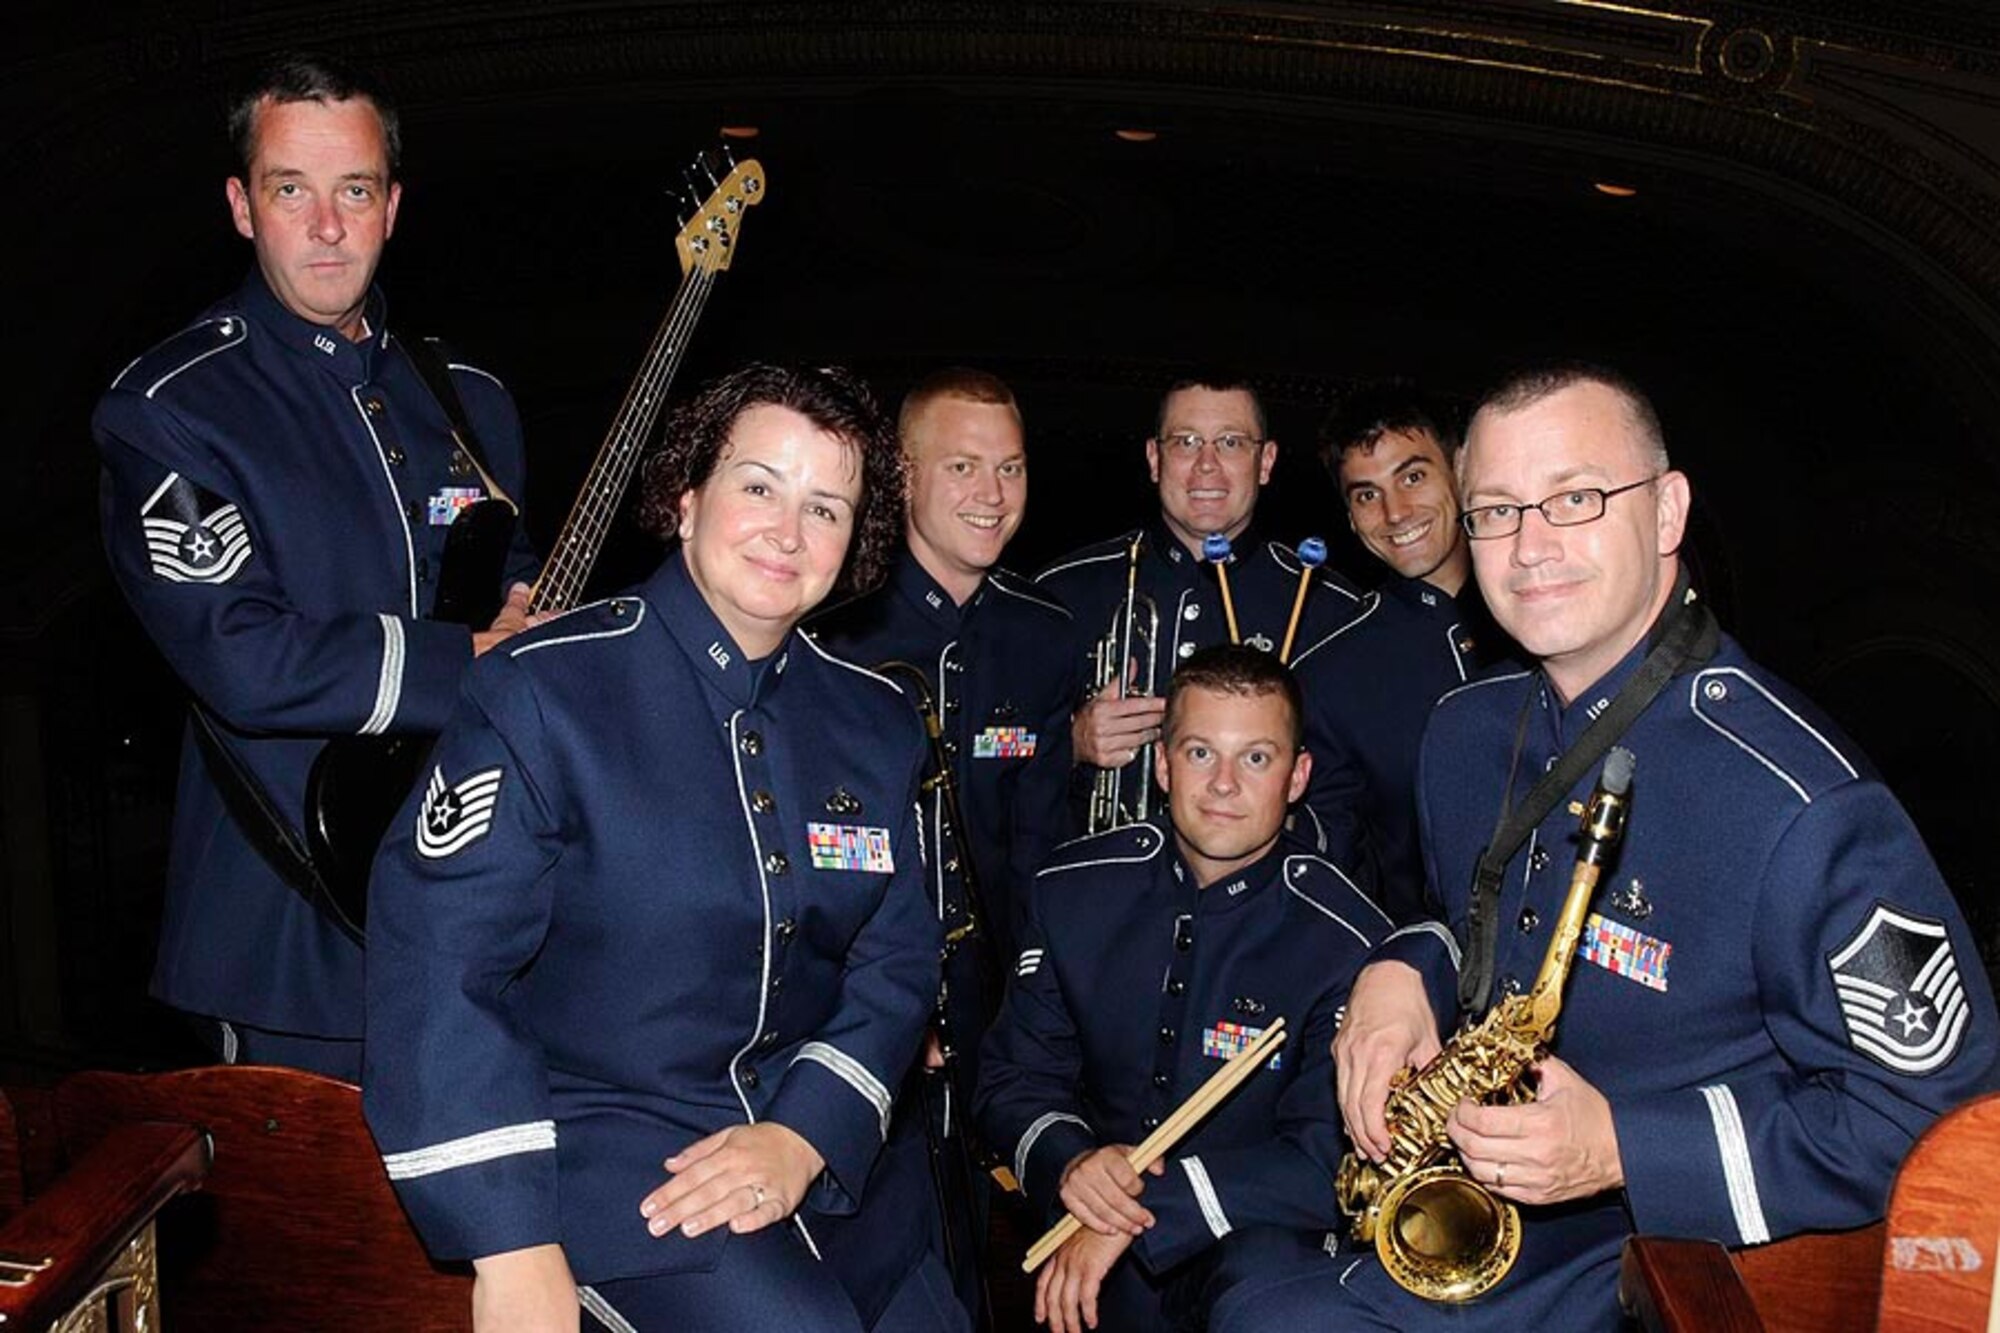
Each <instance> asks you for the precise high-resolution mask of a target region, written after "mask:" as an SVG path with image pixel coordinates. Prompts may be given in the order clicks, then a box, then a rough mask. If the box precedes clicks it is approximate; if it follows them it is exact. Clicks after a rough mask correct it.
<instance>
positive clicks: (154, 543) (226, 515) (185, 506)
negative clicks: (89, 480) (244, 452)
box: [139, 472, 250, 583]
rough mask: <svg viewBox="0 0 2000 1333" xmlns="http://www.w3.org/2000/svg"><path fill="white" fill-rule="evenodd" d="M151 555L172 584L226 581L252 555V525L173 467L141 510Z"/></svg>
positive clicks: (160, 573) (150, 561) (159, 573)
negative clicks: (244, 521) (248, 524)
mask: <svg viewBox="0 0 2000 1333" xmlns="http://www.w3.org/2000/svg"><path fill="white" fill-rule="evenodd" d="M139 522H140V524H141V525H142V527H143V528H144V530H145V534H146V560H147V563H148V564H149V565H150V566H151V567H152V570H153V573H154V575H155V576H156V577H159V578H163V579H166V580H168V581H169V582H173V583H227V582H229V580H231V579H232V578H235V577H236V572H237V571H238V570H240V569H242V568H243V565H244V562H246V561H247V560H249V559H250V529H249V528H248V527H246V526H244V523H243V515H242V513H241V512H240V511H239V510H238V509H237V508H236V506H235V505H234V504H232V503H230V502H229V501H227V500H225V499H223V498H222V497H221V496H219V495H215V494H213V493H211V492H209V491H205V490H203V489H202V488H201V487H199V486H197V485H195V484H194V483H193V482H191V481H189V480H188V479H187V478H186V477H183V476H182V475H181V474H180V473H178V472H170V473H168V474H167V479H166V480H165V481H163V482H161V483H160V484H159V487H158V488H157V489H155V490H154V492H153V493H152V495H150V496H149V497H147V500H146V503H145V504H144V505H143V506H141V507H140V509H139Z"/></svg>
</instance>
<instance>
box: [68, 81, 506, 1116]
mask: <svg viewBox="0 0 2000 1333" xmlns="http://www.w3.org/2000/svg"><path fill="white" fill-rule="evenodd" d="M230 129H231V133H232V137H233V138H234V140H235V145H236V149H237V153H238V158H239V162H240V164H241V166H240V169H241V174H240V175H238V176H233V177H231V178H230V180H229V182H228V186H227V193H228V198H229V206H230V212H231V216H232V218H233V219H234V222H235V225H236V229H237V231H238V232H240V233H241V234H242V235H243V236H244V237H246V238H247V239H249V241H250V242H251V244H252V246H253V247H254V248H255V252H256V257H257V264H256V267H255V268H254V269H252V271H251V272H250V274H249V276H248V277H247V278H246V279H245V280H244V282H243V285H242V286H241V287H240V288H239V289H238V290H237V291H236V292H235V293H234V294H233V295H231V296H228V297H226V298H224V299H223V300H222V301H220V302H218V303H217V304H215V305H214V306H212V307H211V308H210V309H208V310H207V311H206V312H204V313H203V314H202V315H201V317H200V318H198V319H197V320H196V321H195V322H194V323H193V324H192V325H190V326H189V327H188V328H186V329H184V330H183V331H182V332H180V333H178V334H176V335H174V336H173V337H172V338H169V339H168V340H167V341H166V342H164V343H162V344H161V345H160V346H158V347H156V348H154V349H153V350H152V351H150V352H148V353H146V354H145V355H144V356H142V357H140V358H139V359H138V360H137V361H135V362H134V363H133V364H132V365H131V366H129V367H128V368H127V369H126V370H125V372H124V373H123V374H122V375H120V376H119V377H118V379H117V381H116V382H115V383H114V384H113V385H112V387H111V389H110V390H109V391H108V392H107V393H106V394H105V396H104V398H103V400H102V401H101V402H100V404H99V405H98V409H97V412H96V416H95V418H94V421H93V430H94V433H95V435H96V439H97V443H98V447H99V450H100V451H101V453H102V456H103V463H104V486H103V522H104V535H105V543H106V546H107V548H108V552H109V555H110V561H111V567H112V570H113V573H114V574H115V575H116V577H117V579H118V582H119V584H120V586H121V587H122V588H123V589H124V591H125V595H126V597H127V598H128V599H129V600H130V602H131V604H132V606H133V609H134V610H135V611H136V612H137V614H138V617H139V619H140V621H141V623H142V624H144V626H145V627H146V630H147V632H148V633H149V634H150V635H151V636H152V639H153V641H154V643H155V644H156V645H158V647H159V649H160V651H161V652H162V653H163V654H164V655H165V657H166V658H167V661H168V662H169V664H171V665H172V667H173V668H174V670H175V672H176V673H177V674H178V675H179V676H180V678H181V680H182V681H183V682H184V683H185V684H186V685H187V687H188V689H189V691H190V692H191V693H192V694H193V696H194V700H195V715H194V718H193V720H192V723H191V725H190V729H189V736H188V738H187V740H186V742H185V743H184V745H183V747H182V756H181V770H180V778H179V791H178V799H177V801H176V807H175V813H174V828H173V843H172V850H171V852H170V853H169V861H168V870H167V895H166V908H165V914H164V920H163V922H162V926H161V941H160V949H159V956H158V961H157V964H156V966H155V970H154V974H153V983H152V989H153V993H154V994H155V995H156V996H158V997H159V998H160V999H162V1000H164V1001H166V1002H167V1003H168V1004H170V1005H173V1006H174V1007H175V1008H178V1009H181V1010H184V1011H186V1012H187V1013H189V1014H191V1015H194V1016H196V1017H197V1018H198V1019H199V1020H200V1024H201V1026H202V1028H203V1031H204V1034H205V1035H206V1036H207V1037H208V1038H209V1040H210V1041H211V1044H212V1045H213V1046H214V1047H215V1049H216V1052H217V1054H218V1055H219V1056H220V1057H221V1058H222V1059H223V1060H224V1061H227V1062H238V1061H241V1062H244V1063H252V1062H255V1063H273V1064H286V1065H295V1066H299V1067H302V1068H307V1069H313V1070H317V1071H319V1072H322V1073H326V1074H331V1075H334V1076H336V1077H341V1078H347V1079H354V1078H357V1077H358V1076H359V1073H360V1037H361V1030H362V1019H361V1010H362V1002H361V997H362V978H361V970H362V969H361V957H362V956H361V950H360V948H359V947H358V946H357V944H356V943H355V942H354V941H353V940H352V939H351V938H350V937H349V936H348V935H347V934H345V933H343V931H342V930H341V929H340V928H338V927H337V926H336V924H335V923H334V922H333V921H332V920H331V919H330V918H329V916H328V915H327V914H326V913H325V912H323V911H322V910H321V909H320V908H319V907H318V906H316V905H315V903H314V902H312V901H309V892H308V886H307V885H302V884H301V883H300V880H301V875H300V872H299V866H298V864H296V863H295V862H296V861H297V859H298V858H295V857H294V858H292V859H291V861H288V858H287V855H286V854H285V852H284V850H283V847H282V844H283V843H284V842H285V841H286V840H287V835H288V834H289V836H290V838H291V839H292V840H295V839H296V837H297V833H296V830H297V829H298V827H299V825H300V823H301V821H302V817H303V808H302V802H303V792H304V787H305V782H306V775H307V771H308V769H309V768H310V766H311V765H312V762H313V759H314V756H315V755H316V754H317V753H318V752H319V750H320V748H321V745H322V742H323V741H324V740H325V739H326V738H328V737H332V736H341V735H356V734H360V735H374V734H381V733H391V732H403V731H436V730H438V729H439V728H441V727H442V726H443V725H444V722H445V720H446V718H447V717H448V716H449V714H450V711H451V708H452V704H453V702H454V700H455V698H456V692H457V686H458V680H459V676H460V674H461V673H462V672H463V670H464V668H465V666H466V664H467V663H469V662H470V661H471V660H472V659H473V657H474V656H476V655H477V654H479V653H482V652H484V651H486V650H487V649H489V648H491V647H493V646H494V645H495V644H497V643H499V642H501V641H502V640H504V639H505V638H507V637H508V636H509V635H510V634H513V633H514V632H516V631H518V630H520V629H522V628H523V627H524V626H525V625H526V624H527V623H528V622H529V616H528V611H527V607H528V589H527V588H526V587H525V586H524V585H523V584H521V583H519V582H516V580H521V579H525V578H529V577H531V576H532V575H533V571H534V564H535V561H534V557H533V553H532V552H531V551H530V550H529V549H528V547H527V546H526V544H525V542H524V541H523V539H522V538H521V537H520V536H519V535H518V528H517V529H516V534H517V535H515V536H514V537H513V538H512V541H511V545H510V546H509V547H508V549H507V550H506V551H505V553H504V575H503V580H504V582H505V583H508V584H511V589H512V590H511V592H509V593H508V594H507V597H506V601H505V605H504V606H503V607H502V609H501V610H500V612H499V615H498V616H497V618H494V619H492V621H491V623H490V624H488V625H486V626H485V628H483V629H479V628H468V627H467V626H464V625H459V624H451V623H446V622H444V621H441V620H428V619H425V618H424V617H425V616H426V615H427V614H428V613H429V612H430V611H431V610H432V608H433V603H434V602H435V601H436V599H437V594H438V588H439V583H440V579H441V577H442V576H443V570H442V567H441V566H442V562H443V556H444V551H445V537H446V534H447V532H448V531H449V530H450V525H451V524H452V522H453V520H454V519H455V518H456V517H457V516H458V515H459V513H460V512H461V511H462V510H464V509H465V508H466V507H467V506H469V505H471V504H474V503H476V502H478V501H480V500H483V499H486V498H488V497H489V496H493V495H494V494H495V493H496V492H499V493H501V494H503V495H505V494H511V495H513V496H519V495H520V494H521V493H522V487H523V458H522V446H521V431H520V423H519V421H518V419H517V417H516V415H515V411H514V405H513V402H512V400H511V399H510V398H509V397H508V395H507V392H506V390H505V389H504V388H502V387H501V385H500V383H499V382H498V381H497V380H495V379H494V378H493V377H492V376H491V375H489V374H488V373H486V372H485V371H483V370H479V369H477V368H475V367H472V366H466V365H458V364H447V363H446V361H445V358H444V357H443V356H442V355H441V354H440V353H438V352H437V351H436V350H435V349H432V348H429V347H427V346H426V345H424V344H421V343H418V342H416V341H415V340H410V339H405V338H403V337H401V336H400V335H392V333H391V332H390V329H389V326H388V323H387V316H386V306H385V303H384V300H383V297H382V293H381V292H380V291H379V290H378V289H377V288H376V287H375V286H374V275H375V268H376V265H377V263H378V261H379V260H380V259H381V256H382V248H383V246H384V244H385V243H386V242H387V241H388V239H389V236H390V233H391V231H392V230H393V228H394V226H395V221H396V212H397V207H398V205H399V204H400V202H401V194H402V188H401V186H400V184H398V182H397V181H396V179H395V172H396V167H397V159H398V150H399V147H400V143H399V133H398V125H397V117H396V112H395V110H394V108H393V107H392V106H391V105H390V104H389V102H388V101H387V100H386V99H385V98H384V96H383V95H382V94H381V93H380V92H379V91H377V90H376V89H374V88H373V87H372V86H370V85H369V84H367V83H366V82H364V81H363V80H362V79H361V78H359V77H357V76H356V75H355V74H354V73H353V72H352V71H349V70H347V69H344V68H342V67H340V66H339V65H338V64H336V63H335V62H332V61H329V60H325V59H322V58H318V57H302V56H295V57H288V58H285V59H282V60H280V61H278V62H276V63H275V64H273V65H272V66H271V67H269V69H267V70H266V71H265V72H264V73H263V75H262V77H261V78H260V80H259V82H258V83H257V84H256V85H255V87H254V88H253V89H252V90H251V91H250V92H249V94H248V95H247V96H245V97H244V98H242V99H241V100H240V101H239V102H238V103H237V104H236V106H235V108H234V110H233V112H232V114H231V117H230ZM420 361H421V362H425V363H427V364H420ZM433 384H438V385H439V386H440V390H441V393H442V401H441V396H440V392H434V390H433V388H432V385H433ZM452 399H456V400H457V401H456V402H451V401H450V400H452ZM447 402H448V403H449V404H450V405H449V407H447V406H445V405H443V403H447ZM455 426H456V427H458V429H454V427H455ZM467 436H469V437H470V447H469V448H468V447H467V446H465V445H462V444H461V443H460V442H459V440H460V439H461V438H464V437H467ZM473 451H476V455H477V456H475V453H474V452H473ZM490 591H491V592H492V593H493V594H495V595H496V598H495V600H497V594H498V592H499V587H497V586H496V587H493V588H491V590H490Z"/></svg>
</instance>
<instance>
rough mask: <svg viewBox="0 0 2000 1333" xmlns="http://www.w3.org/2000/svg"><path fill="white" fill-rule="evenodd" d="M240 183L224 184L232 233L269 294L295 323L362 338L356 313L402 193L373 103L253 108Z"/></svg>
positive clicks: (359, 99) (274, 104) (365, 295)
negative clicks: (244, 240)
mask: <svg viewBox="0 0 2000 1333" xmlns="http://www.w3.org/2000/svg"><path fill="white" fill-rule="evenodd" d="M255 127H256V128H255V144H256V146H255V149H254V150H253V151H252V152H251V154H250V164H249V167H248V169H247V170H248V178H247V179H243V178H238V177H235V176H232V177H230V178H229V183H228V186H227V193H228V196H229V210H230V214H231V216H232V217H233V218H234V219H235V222H236V230H237V231H239V232H241V233H242V234H243V235H244V236H246V237H248V238H249V239H250V241H251V243H252V244H253V245H254V246H255V247H256V250H257V267H258V268H259V269H260V270H261V271H262V272H263V274H264V281H265V282H266V283H268V284H269V285H270V288H271V291H272V294H273V295H275V296H276V297H277V298H278V300H279V301H280V302H282V303H283V304H284V306H285V308H286V309H287V310H290V311H291V312H292V313H293V314H295V315H297V316H298V317H299V318H301V319H306V320H310V321H312V322H313V323H315V324H324V325H326V326H328V327H329V328H332V329H334V330H335V331H337V332H338V333H340V334H341V335H342V336H343V337H346V338H349V339H354V338H358V337H359V336H360V335H361V331H362V318H361V314H362V306H363V304H364V303H365V302H366V301H367V299H368V286H369V284H370V283H371V282H373V281H374V279H375V266H376V264H377V263H379V262H380V261H381V258H382V247H383V245H384V244H385V243H386V242H387V241H388V239H389V234H390V232H392V231H393V230H394V229H395V226H396V206H397V204H398V203H399V202H401V199H402V187H401V186H400V185H397V184H395V183H393V182H392V181H391V180H390V179H389V146H388V140H387V139H386V137H385V136H384V135H383V132H382V118H381V116H380V115H378V114H377V113H376V110H375V104H374V103H373V102H370V101H369V100H367V99H366V98H363V97H357V98H352V99H349V100H347V101H344V102H337V101H329V102H315V101H303V102H277V101H273V100H271V99H269V98H266V99H265V100H264V101H263V102H261V103H259V104H258V107H257V111H256V121H255Z"/></svg>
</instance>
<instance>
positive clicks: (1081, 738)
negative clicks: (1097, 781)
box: [1070, 660, 1167, 768]
mask: <svg viewBox="0 0 2000 1333" xmlns="http://www.w3.org/2000/svg"><path fill="white" fill-rule="evenodd" d="M1138 670H1139V664H1138V663H1137V662H1136V661H1131V660H1128V662H1127V664H1126V672H1125V679H1124V680H1123V681H1122V682H1121V681H1115V680H1114V681H1112V682H1111V683H1109V684H1107V685H1106V686H1105V687H1104V689H1102V690H1101V691H1099V692H1098V694H1097V697H1096V698H1094V699H1092V700H1091V701H1090V702H1089V703H1087V704H1085V705H1084V706H1083V707H1081V708H1079V709H1077V710H1076V716H1075V717H1074V718H1073V719H1072V720H1071V722H1070V739H1071V741H1073V742H1074V744H1075V746H1076V757H1077V759H1078V760H1079V761H1081V762H1083V763H1086V764H1091V765H1093V766H1095V767H1097V768H1123V767H1124V766H1125V765H1127V764H1129V763H1131V762H1132V761H1133V759H1135V758H1137V757H1138V754H1139V751H1140V750H1142V749H1144V748H1145V747H1146V746H1148V745H1151V744H1152V743H1153V742H1154V741H1157V740H1158V739H1160V723H1161V721H1162V720H1163V719H1164V717H1165V716H1166V711H1167V701H1166V698H1165V696H1153V695H1144V694H1139V695H1134V694H1131V693H1130V690H1131V687H1132V682H1133V681H1134V680H1135V679H1136V678H1137V675H1138Z"/></svg>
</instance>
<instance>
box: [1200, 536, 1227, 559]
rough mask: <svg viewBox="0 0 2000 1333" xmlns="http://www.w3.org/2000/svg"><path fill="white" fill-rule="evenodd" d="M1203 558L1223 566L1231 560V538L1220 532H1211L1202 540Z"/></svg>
mask: <svg viewBox="0 0 2000 1333" xmlns="http://www.w3.org/2000/svg"><path fill="white" fill-rule="evenodd" d="M1201 558H1202V559H1204V560H1207V561H1211V562H1213V563H1215V564H1218V565H1219V564H1221V563H1222V562H1223V561H1225V560H1227V559H1228V558H1229V538H1227V537H1225V536H1223V535H1222V534H1221V533H1219V532H1211V533H1209V534H1208V535H1207V536H1206V537H1203V538H1202V539H1201Z"/></svg>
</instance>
